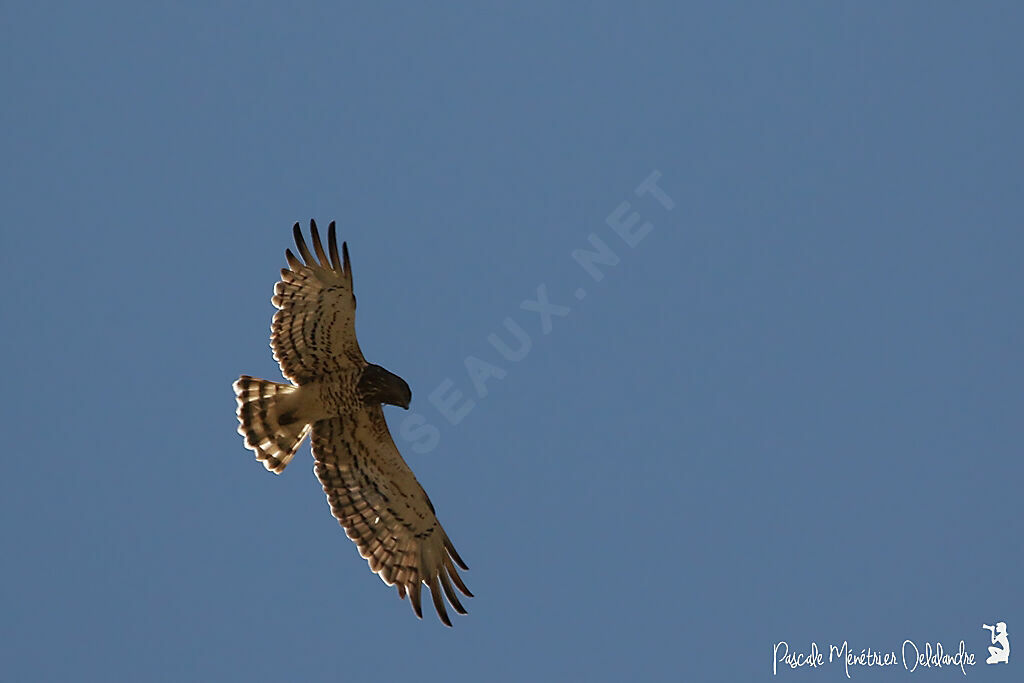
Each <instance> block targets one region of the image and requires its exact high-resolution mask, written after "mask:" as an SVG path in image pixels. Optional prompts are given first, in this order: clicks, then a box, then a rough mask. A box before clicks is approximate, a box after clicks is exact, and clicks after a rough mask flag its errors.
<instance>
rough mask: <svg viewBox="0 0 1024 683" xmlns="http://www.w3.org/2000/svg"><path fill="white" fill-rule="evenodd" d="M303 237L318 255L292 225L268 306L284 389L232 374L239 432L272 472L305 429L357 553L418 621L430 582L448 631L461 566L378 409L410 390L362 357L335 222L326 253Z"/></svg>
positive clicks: (316, 240) (401, 401)
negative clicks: (422, 597) (293, 247)
mask: <svg viewBox="0 0 1024 683" xmlns="http://www.w3.org/2000/svg"><path fill="white" fill-rule="evenodd" d="M310 232H311V234H312V238H313V249H314V252H315V254H316V256H315V257H314V255H313V252H310V250H309V248H308V247H307V246H306V242H305V240H304V239H303V236H302V231H301V230H300V228H299V224H298V223H296V224H295V227H294V235H295V244H296V247H297V248H298V251H299V255H300V257H301V260H300V258H299V257H296V256H295V255H294V254H292V252H291V250H287V251H286V252H285V256H286V258H287V260H288V265H289V267H288V268H284V269H282V270H281V280H280V282H278V283H277V285H276V286H275V287H274V296H273V298H272V299H271V301H272V302H273V304H274V305H275V306H276V307H277V308H278V309H279V310H278V312H277V313H276V314H275V315H274V321H273V324H272V326H271V347H272V348H273V350H274V358H275V359H276V360H277V361H278V363H279V364H280V365H281V372H282V373H283V374H284V376H285V377H286V378H288V379H290V380H291V381H292V383H291V384H281V383H278V382H270V381H268V380H263V379H257V378H254V377H249V376H248V375H243V376H241V377H240V378H239V379H238V381H236V382H235V384H234V388H235V396H236V399H237V402H238V410H237V415H238V422H239V427H238V432H239V433H240V434H241V435H242V436H243V437H244V438H245V445H246V447H247V448H249V449H251V450H252V451H253V452H254V453H255V454H256V458H257V459H258V460H260V461H261V462H262V463H263V464H264V466H265V467H266V468H267V469H268V470H271V471H272V472H275V473H281V472H282V471H284V469H285V467H286V466H287V465H288V463H289V462H290V461H291V459H292V457H293V456H294V455H295V452H296V451H297V450H298V448H299V445H300V444H301V443H302V441H303V440H304V439H305V437H306V436H307V435H308V434H310V433H311V434H312V451H313V457H314V460H315V465H314V471H315V472H316V476H317V478H318V479H319V480H320V483H321V484H322V485H323V488H324V492H325V493H326V494H327V500H328V502H329V503H330V505H331V512H332V513H333V514H334V516H335V518H337V520H338V522H339V523H340V524H341V525H342V526H343V527H344V528H345V532H346V533H347V534H348V537H349V538H351V539H352V540H353V541H355V543H356V546H357V547H358V549H359V554H360V555H362V557H363V558H365V559H366V560H367V562H368V563H369V565H370V569H372V570H373V571H374V572H376V573H377V574H378V575H379V576H380V577H381V579H383V580H384V582H385V583H387V584H388V585H394V586H396V588H397V589H398V594H399V596H400V597H402V598H405V596H406V594H408V595H409V600H410V602H411V603H412V607H413V610H414V611H415V612H416V616H418V617H421V618H422V616H423V611H422V606H421V600H420V592H421V587H422V586H423V585H424V584H425V585H427V586H428V587H429V588H430V594H431V598H432V600H433V603H434V608H435V609H436V610H437V614H438V617H439V618H440V619H441V621H442V622H443V623H444V624H445V625H447V626H451V620H450V619H449V618H448V612H447V609H446V608H445V602H444V600H443V599H442V597H441V593H442V591H443V593H444V595H445V597H446V598H447V599H448V602H449V603H450V604H451V606H452V607H453V608H454V609H455V611H456V612H458V613H459V614H465V613H466V610H465V608H463V606H462V604H461V603H460V601H459V598H458V594H457V593H456V592H455V590H454V588H458V590H459V591H461V592H462V593H463V594H464V595H467V596H469V597H472V593H470V591H469V589H467V588H466V585H465V584H464V583H463V582H462V578H461V577H460V576H459V574H458V570H457V569H456V565H457V566H458V567H461V568H462V569H467V567H466V564H465V563H464V562H463V561H462V558H460V557H459V554H458V553H457V552H456V551H455V547H454V546H453V545H452V542H451V541H450V540H449V538H448V536H447V534H445V532H444V529H443V528H442V527H441V523H440V522H439V521H438V520H437V517H436V515H435V512H434V507H433V505H432V504H431V502H430V499H429V498H428V497H427V494H426V492H425V491H424V490H423V488H422V487H421V486H420V484H419V482H418V481H417V480H416V477H415V476H414V475H413V473H412V470H410V469H409V466H408V465H407V464H406V462H405V460H404V459H403V458H402V456H401V454H400V453H399V452H398V448H397V447H396V446H395V443H394V440H393V439H392V438H391V434H390V432H389V431H388V427H387V423H386V422H385V420H384V413H383V411H382V409H381V404H382V403H390V404H393V405H399V406H402V407H405V408H408V405H409V400H410V397H411V392H410V391H409V387H408V385H407V384H406V383H405V381H404V380H402V379H401V378H400V377H398V376H397V375H393V374H392V373H390V372H388V371H387V370H384V369H383V368H381V367H380V366H377V365H373V364H370V363H367V362H366V360H365V359H364V358H363V354H362V352H361V351H360V349H359V343H358V341H357V340H356V335H355V307H356V302H355V295H354V294H353V291H352V269H351V264H350V262H349V255H348V248H347V245H345V244H342V254H341V257H339V254H338V242H337V238H336V236H335V225H334V223H333V222H332V223H331V224H330V227H329V228H328V249H327V251H325V250H324V248H323V244H322V243H321V241H320V235H319V234H318V232H317V228H316V223H315V222H313V221H310ZM453 585H454V588H453Z"/></svg>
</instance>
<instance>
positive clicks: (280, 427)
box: [234, 375, 312, 474]
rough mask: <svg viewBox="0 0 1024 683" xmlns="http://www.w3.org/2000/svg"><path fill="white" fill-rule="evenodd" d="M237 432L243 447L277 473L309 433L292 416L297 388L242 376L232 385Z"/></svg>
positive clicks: (306, 428)
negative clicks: (243, 439)
mask: <svg viewBox="0 0 1024 683" xmlns="http://www.w3.org/2000/svg"><path fill="white" fill-rule="evenodd" d="M234 387H235V399H236V400H237V401H238V409H237V410H236V411H235V412H236V414H237V415H238V433H239V434H241V435H242V436H243V437H245V446H246V448H249V449H252V451H253V452H254V453H256V459H257V460H259V461H260V462H262V463H263V466H264V467H266V468H267V469H268V470H270V471H271V472H274V473H277V474H280V473H281V472H283V471H284V468H285V467H286V466H287V465H288V463H289V462H290V461H291V459H292V456H294V455H295V452H296V451H297V450H299V444H301V443H302V440H303V439H304V438H306V435H307V434H309V430H310V427H311V426H312V425H310V424H309V423H308V422H304V421H302V420H299V419H298V418H297V416H296V414H295V407H296V401H294V400H291V399H294V398H295V395H296V392H297V391H298V389H299V388H298V387H296V386H292V385H291V384H279V383H278V382H271V381H268V380H265V379H257V378H255V377H250V376H249V375H242V376H241V377H239V378H238V380H237V381H236V382H235V384H234Z"/></svg>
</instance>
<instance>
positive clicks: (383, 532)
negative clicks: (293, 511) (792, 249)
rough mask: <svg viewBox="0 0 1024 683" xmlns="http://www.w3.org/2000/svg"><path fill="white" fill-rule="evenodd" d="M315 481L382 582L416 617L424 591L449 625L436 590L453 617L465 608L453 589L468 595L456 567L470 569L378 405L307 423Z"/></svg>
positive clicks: (418, 613)
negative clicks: (310, 428)
mask: <svg viewBox="0 0 1024 683" xmlns="http://www.w3.org/2000/svg"><path fill="white" fill-rule="evenodd" d="M313 456H314V457H315V458H316V467H315V471H316V476H317V477H318V478H319V479H320V483H321V484H323V487H324V492H325V493H326V494H327V500H328V501H329V502H330V504H331V512H332V513H333V514H334V516H335V517H336V518H337V519H338V521H339V522H340V523H341V525H342V526H343V527H345V532H346V533H347V534H348V537H349V538H351V539H352V540H353V541H355V542H356V545H357V546H358V547H359V554H360V555H362V556H363V558H365V559H366V561H367V562H368V563H369V564H370V569H372V570H373V571H374V572H376V573H377V574H379V575H380V577H381V579H383V580H384V583H386V584H388V585H389V586H396V587H397V588H398V595H399V597H401V598H403V599H404V598H405V595H406V593H408V594H409V601H410V602H411V603H412V608H413V610H414V611H415V612H416V616H418V617H420V618H423V609H422V607H421V603H420V588H421V586H422V585H423V584H425V585H427V586H428V587H429V588H430V593H431V597H432V598H433V601H434V608H435V609H436V610H437V615H438V617H440V619H441V621H442V622H443V623H444V624H445V625H446V626H451V625H452V623H451V620H450V619H449V618H448V611H447V610H446V609H445V604H444V601H443V600H442V598H441V590H444V594H445V595H446V596H447V598H448V602H450V603H451V605H452V607H453V608H455V611H456V612H458V613H459V614H465V613H466V610H465V608H464V607H463V606H462V604H461V603H460V602H459V598H458V596H457V595H456V593H455V591H454V590H453V589H452V583H454V584H455V586H457V587H458V589H459V590H460V591H462V593H463V594H464V595H467V596H469V597H473V594H472V593H470V592H469V589H468V588H466V584H464V583H463V582H462V579H461V577H459V574H458V571H457V570H456V569H455V566H454V564H453V562H454V563H455V564H457V565H458V566H459V567H461V568H462V569H468V567H467V566H466V564H465V562H463V561H462V558H460V557H459V554H458V553H457V552H456V551H455V547H454V546H453V545H452V542H451V541H450V540H448V536H447V534H445V532H444V529H443V528H441V523H440V522H438V521H437V516H436V515H435V514H434V506H433V505H431V503H430V499H429V498H427V494H426V492H424V490H423V487H421V486H420V484H419V482H418V481H416V477H415V476H414V475H413V473H412V470H410V469H409V466H408V465H406V463H405V461H404V460H403V459H402V456H401V455H400V454H399V452H398V448H396V447H395V442H394V441H393V440H392V438H391V434H390V433H389V432H388V427H387V423H385V421H384V414H383V412H382V411H381V409H380V406H374V407H371V408H364V409H362V410H360V412H359V413H358V414H357V415H350V416H346V417H345V418H332V419H329V420H321V421H320V422H317V423H315V424H314V425H313Z"/></svg>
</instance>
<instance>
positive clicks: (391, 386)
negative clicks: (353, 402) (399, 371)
mask: <svg viewBox="0 0 1024 683" xmlns="http://www.w3.org/2000/svg"><path fill="white" fill-rule="evenodd" d="M359 395H360V396H362V398H363V401H364V402H366V403H368V404H371V405H379V404H381V403H387V404H388V405H393V406H398V407H399V408H405V409H406V410H408V409H409V403H411V402H412V389H410V388H409V385H408V384H407V383H406V381H405V380H404V379H402V378H401V377H399V376H398V375H396V374H394V373H393V372H388V371H387V370H385V369H384V368H382V367H381V366H379V365H367V366H366V368H365V369H364V370H363V374H362V376H361V377H360V378H359Z"/></svg>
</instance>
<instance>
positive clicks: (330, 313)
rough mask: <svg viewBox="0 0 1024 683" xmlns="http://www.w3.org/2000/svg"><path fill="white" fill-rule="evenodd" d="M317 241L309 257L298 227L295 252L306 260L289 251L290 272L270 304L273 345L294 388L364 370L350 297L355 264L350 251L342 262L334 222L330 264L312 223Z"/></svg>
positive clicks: (353, 299)
mask: <svg viewBox="0 0 1024 683" xmlns="http://www.w3.org/2000/svg"><path fill="white" fill-rule="evenodd" d="M309 229H310V233H311V234H312V236H313V249H314V250H315V251H316V257H315V258H314V256H313V254H311V253H310V251H309V247H307V246H306V241H305V240H304V239H303V238H302V230H301V229H300V228H299V224H298V223H296V224H295V227H294V229H293V231H294V233H295V246H296V247H298V249H299V255H300V256H301V257H302V260H300V259H299V258H297V257H296V256H295V255H294V254H293V253H292V251H291V249H288V250H286V251H285V257H286V258H287V259H288V266H289V267H288V268H282V269H281V281H280V282H278V283H277V284H276V285H275V286H274V296H273V298H272V299H271V300H270V301H271V303H273V304H274V305H275V306H277V307H278V308H279V309H281V310H279V311H278V312H277V313H276V314H275V315H274V322H273V324H272V325H271V327H270V331H271V334H270V345H271V347H273V349H274V358H275V360H277V362H278V363H279V364H280V365H281V372H282V373H283V374H284V376H285V377H287V378H288V379H290V380H292V381H293V382H295V383H296V384H304V383H306V382H310V381H313V380H315V379H316V378H319V377H322V376H324V375H326V374H330V373H332V372H335V371H337V370H341V369H344V368H347V367H351V366H353V365H355V366H359V365H363V364H365V362H366V361H365V360H364V359H363V353H362V351H360V350H359V342H358V341H357V340H356V297H355V294H353V292H352V264H351V263H349V259H348V245H346V244H344V243H342V245H341V251H342V254H343V259H341V258H339V257H338V239H337V237H336V235H335V229H334V221H331V224H330V226H329V227H328V228H327V247H328V250H329V251H330V259H328V256H327V254H326V253H325V252H324V247H323V244H322V243H321V242H320V234H319V233H318V232H317V229H316V222H315V221H310V222H309Z"/></svg>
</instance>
